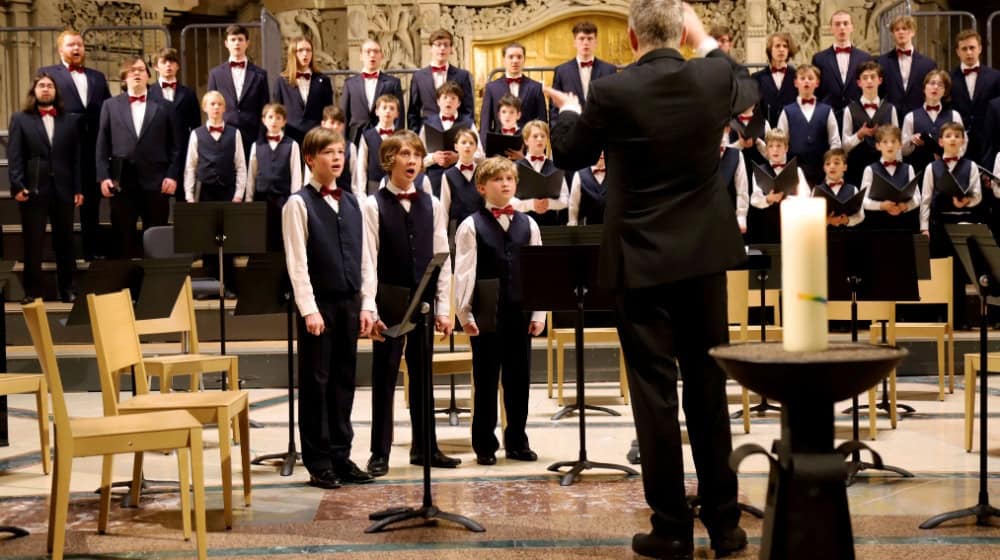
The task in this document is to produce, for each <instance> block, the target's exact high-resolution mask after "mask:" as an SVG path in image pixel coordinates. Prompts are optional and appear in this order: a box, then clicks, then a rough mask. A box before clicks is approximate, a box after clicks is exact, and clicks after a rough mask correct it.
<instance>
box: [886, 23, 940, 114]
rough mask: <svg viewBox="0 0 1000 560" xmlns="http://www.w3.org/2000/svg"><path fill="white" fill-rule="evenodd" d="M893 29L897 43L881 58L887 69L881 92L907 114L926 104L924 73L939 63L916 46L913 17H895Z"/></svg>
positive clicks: (894, 39)
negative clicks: (914, 42) (921, 52)
mask: <svg viewBox="0 0 1000 560" xmlns="http://www.w3.org/2000/svg"><path fill="white" fill-rule="evenodd" d="M890 29H891V30H892V40H893V41H894V42H895V43H896V46H895V47H894V48H893V49H892V50H890V51H888V52H886V53H883V54H882V56H880V57H879V58H878V63H879V65H880V66H882V70H883V71H884V72H885V79H884V80H883V81H882V90H881V93H882V97H884V98H885V99H886V100H888V101H889V103H892V104H893V105H894V106H895V107H896V110H897V111H899V114H900V115H906V114H907V113H909V112H910V111H912V110H914V109H916V108H918V107H920V106H921V105H922V104H923V102H924V90H923V83H924V76H926V75H927V73H928V72H930V71H931V70H934V69H936V68H937V63H936V62H934V61H933V60H931V59H929V58H927V57H926V56H924V55H922V54H920V53H918V52H917V51H916V49H915V48H914V47H913V36H914V35H916V33H917V22H916V20H915V19H913V17H912V16H898V17H897V18H896V19H894V20H892V25H891V26H890Z"/></svg>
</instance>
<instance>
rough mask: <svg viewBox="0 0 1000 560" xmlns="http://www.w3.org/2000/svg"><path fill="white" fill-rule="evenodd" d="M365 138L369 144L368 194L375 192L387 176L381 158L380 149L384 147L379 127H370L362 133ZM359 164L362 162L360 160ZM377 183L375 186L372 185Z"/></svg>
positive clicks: (367, 162) (366, 143) (366, 163)
mask: <svg viewBox="0 0 1000 560" xmlns="http://www.w3.org/2000/svg"><path fill="white" fill-rule="evenodd" d="M362 136H364V138H365V145H366V146H368V161H366V162H364V164H365V165H367V166H368V174H367V177H368V185H366V188H367V189H368V194H374V193H375V189H377V188H378V186H377V185H378V182H379V181H381V180H382V177H385V170H384V169H382V162H381V160H379V157H378V151H379V148H381V147H382V136H381V135H380V134H379V133H378V129H376V128H369V129H368V130H366V131H364V133H363V134H362ZM358 163H359V164H360V163H361V162H358ZM373 184H374V185H376V186H374V187H372V186H370V185H373Z"/></svg>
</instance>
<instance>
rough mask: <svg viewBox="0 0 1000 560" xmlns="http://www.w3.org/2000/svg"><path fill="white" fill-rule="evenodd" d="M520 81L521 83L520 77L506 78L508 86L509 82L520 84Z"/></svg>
mask: <svg viewBox="0 0 1000 560" xmlns="http://www.w3.org/2000/svg"><path fill="white" fill-rule="evenodd" d="M520 83H521V78H507V85H508V86H509V85H510V84H520Z"/></svg>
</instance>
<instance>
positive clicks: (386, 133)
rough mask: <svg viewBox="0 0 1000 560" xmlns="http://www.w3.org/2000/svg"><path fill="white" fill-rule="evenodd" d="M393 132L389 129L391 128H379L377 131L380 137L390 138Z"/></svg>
mask: <svg viewBox="0 0 1000 560" xmlns="http://www.w3.org/2000/svg"><path fill="white" fill-rule="evenodd" d="M393 132H395V131H394V130H393V129H391V128H380V129H378V133H379V135H380V136H392V133H393Z"/></svg>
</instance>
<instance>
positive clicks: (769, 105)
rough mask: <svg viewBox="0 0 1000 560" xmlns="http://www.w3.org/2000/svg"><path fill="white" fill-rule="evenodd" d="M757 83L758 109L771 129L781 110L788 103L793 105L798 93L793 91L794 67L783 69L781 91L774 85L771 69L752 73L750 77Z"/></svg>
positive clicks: (775, 123)
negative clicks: (783, 77)
mask: <svg viewBox="0 0 1000 560" xmlns="http://www.w3.org/2000/svg"><path fill="white" fill-rule="evenodd" d="M750 77H751V78H753V79H754V80H755V81H756V82H757V90H758V91H760V107H761V110H763V111H765V116H766V118H767V122H769V123H770V124H771V128H774V127H776V126H778V117H780V116H781V110H782V109H783V108H784V107H785V105H788V104H790V103H795V98H796V97H798V95H799V92H798V90H797V89H795V67H794V66H792V65H791V64H789V65H788V66H787V67H786V69H785V79H783V80H781V89H780V90H779V89H778V88H777V86H775V85H774V78H773V77H772V76H771V69H770V68H769V67H768V68H764V69H763V70H760V71H757V72H754V73H753V74H752V75H751V76H750Z"/></svg>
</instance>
